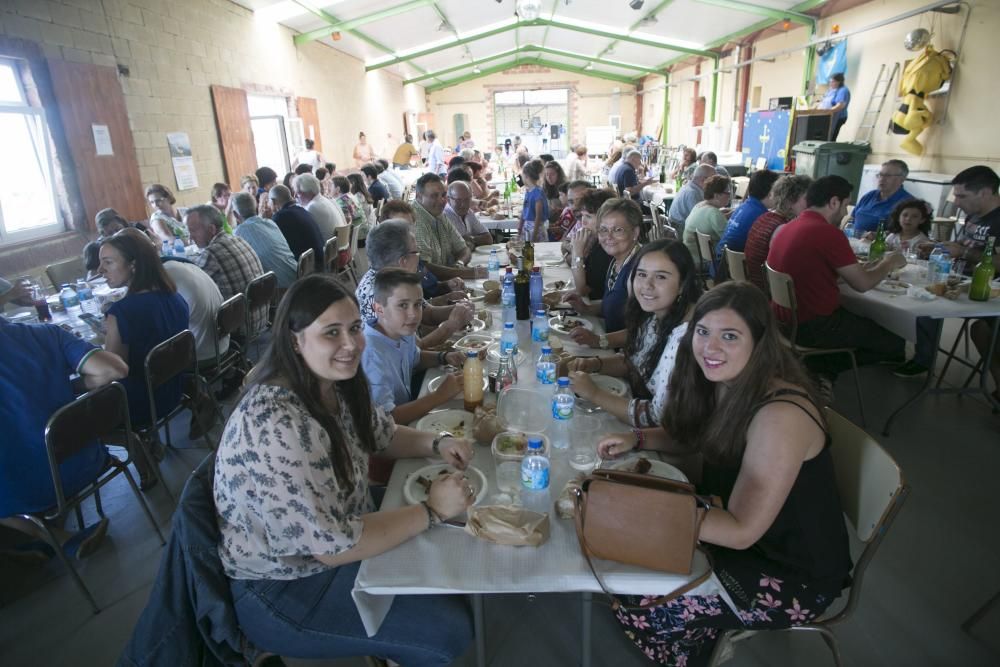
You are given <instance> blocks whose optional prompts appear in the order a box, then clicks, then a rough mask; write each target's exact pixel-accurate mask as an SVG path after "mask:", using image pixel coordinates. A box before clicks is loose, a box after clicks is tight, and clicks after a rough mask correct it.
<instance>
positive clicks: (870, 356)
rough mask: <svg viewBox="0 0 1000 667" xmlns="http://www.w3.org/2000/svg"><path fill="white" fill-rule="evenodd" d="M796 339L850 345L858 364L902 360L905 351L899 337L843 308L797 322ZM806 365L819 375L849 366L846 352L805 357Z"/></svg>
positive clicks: (822, 344)
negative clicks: (798, 323)
mask: <svg viewBox="0 0 1000 667" xmlns="http://www.w3.org/2000/svg"><path fill="white" fill-rule="evenodd" d="M797 342H798V343H799V344H800V345H805V346H808V347H819V348H838V347H853V348H855V349H856V352H855V354H854V356H855V358H856V359H857V362H858V366H866V365H868V364H874V363H878V362H880V361H898V362H902V361H903V360H904V355H905V352H906V343H905V342H904V341H903V339H902V338H900V337H899V336H897V335H896V334H894V333H892V332H891V331H888V330H887V329H883V328H882V327H880V326H879V325H878V324H875V322H873V321H871V320H869V319H868V318H867V317H861V316H860V315H855V314H854V313H851V312H849V311H847V310H844V309H843V308H837V310H835V311H833V312H832V313H830V314H829V315H825V316H822V317H815V318H813V319H811V320H809V321H808V322H803V323H802V324H800V325H799V331H798V337H797ZM805 364H806V366H807V367H808V368H809V369H810V370H811V371H813V372H814V373H819V374H821V375H834V376H835V375H839V374H840V373H842V372H844V371H846V370H849V369H850V368H851V362H850V360H849V359H848V358H847V355H846V354H837V355H833V354H831V355H822V356H812V357H806V358H805Z"/></svg>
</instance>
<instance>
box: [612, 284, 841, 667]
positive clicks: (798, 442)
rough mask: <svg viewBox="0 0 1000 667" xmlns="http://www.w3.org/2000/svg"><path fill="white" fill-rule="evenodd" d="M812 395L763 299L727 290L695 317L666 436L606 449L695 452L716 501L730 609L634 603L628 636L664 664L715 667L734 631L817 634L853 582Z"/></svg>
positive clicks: (624, 440)
mask: <svg viewBox="0 0 1000 667" xmlns="http://www.w3.org/2000/svg"><path fill="white" fill-rule="evenodd" d="M819 405H820V403H819V401H818V400H817V398H816V397H815V395H814V391H813V389H812V387H811V384H810V382H809V380H808V378H807V376H806V374H805V371H804V370H803V368H802V366H801V365H800V363H799V361H798V359H797V358H796V357H795V356H794V355H793V354H792V352H791V351H790V350H789V349H788V347H786V346H785V345H783V344H782V342H781V338H780V336H779V334H778V327H777V325H776V322H775V320H774V316H773V315H772V313H771V309H770V308H769V306H768V302H767V298H766V297H765V296H764V294H763V293H762V292H761V291H760V290H759V289H757V288H756V287H754V286H753V285H751V284H749V283H745V282H728V283H724V284H723V285H720V286H719V287H716V288H715V289H712V290H710V291H708V292H706V293H705V294H704V296H702V297H701V299H700V300H699V301H698V304H697V305H696V306H695V309H694V312H693V314H692V316H691V325H690V326H689V327H688V330H687V333H686V334H685V336H684V339H683V340H682V341H681V349H680V352H679V354H678V355H677V364H676V366H675V367H674V372H673V375H672V376H671V378H670V390H669V398H668V401H667V407H666V410H665V412H664V415H663V419H662V421H661V424H663V428H661V429H650V430H646V431H639V430H636V431H635V432H634V433H632V434H615V435H611V436H607V437H605V438H604V439H603V440H602V441H601V442H600V444H599V445H598V453H599V454H600V456H602V457H605V458H607V457H615V456H620V455H621V454H624V453H626V452H629V451H633V450H635V449H637V448H639V449H659V450H664V451H668V452H674V453H681V452H683V453H690V452H691V451H692V450H693V451H696V452H699V453H700V454H701V455H702V458H703V460H704V464H703V470H702V479H701V482H700V483H699V485H698V491H699V492H700V493H703V494H710V495H715V496H719V497H720V498H721V499H722V505H721V506H717V507H713V508H712V509H710V510H708V512H707V514H706V516H705V519H704V522H703V523H702V525H701V533H700V540H701V542H702V544H703V545H704V546H706V547H707V549H708V550H709V552H710V553H711V554H712V556H713V560H714V570H715V574H716V576H717V578H718V580H719V582H720V583H721V584H722V586H723V587H724V588H725V591H726V593H728V596H729V598H730V599H731V601H732V604H733V605H734V606H732V607H731V606H730V604H728V603H727V601H726V600H724V599H723V597H722V596H721V595H719V594H712V595H684V596H680V597H678V598H676V599H674V600H671V601H670V602H667V603H666V604H663V605H659V606H650V604H649V603H650V600H651V599H655V598H656V597H657V596H658V595H662V594H665V593H667V592H668V591H659V592H656V593H655V594H652V595H648V596H645V597H634V598H628V599H627V600H626V603H625V605H624V606H623V607H621V608H620V609H618V610H617V612H616V614H617V617H618V620H619V622H621V623H622V625H623V626H624V627H625V628H626V632H627V633H628V635H629V637H630V638H632V639H633V641H634V642H635V643H636V644H637V645H638V646H639V648H641V649H642V650H643V652H644V653H645V654H646V655H647V656H648V657H649V658H651V659H653V660H655V661H657V662H659V663H660V664H664V665H686V666H687V667H696V666H698V665H705V664H708V662H709V660H710V658H711V655H712V651H713V649H714V646H715V642H716V641H717V639H718V638H719V636H720V633H721V632H723V631H724V630H726V629H753V628H787V627H789V626H792V625H797V624H800V623H804V622H807V621H811V620H813V619H814V618H816V617H817V616H819V615H820V614H822V613H823V611H824V610H825V609H826V608H827V607H828V606H829V605H830V603H831V602H832V601H833V600H834V599H835V598H837V597H838V596H839V595H840V592H841V590H842V588H843V587H844V585H845V584H847V582H848V581H849V573H850V570H851V559H850V552H849V548H848V539H847V530H846V528H845V525H844V517H843V512H842V510H841V506H840V500H839V498H838V495H837V486H836V480H835V477H834V467H833V459H832V457H831V455H830V436H829V433H828V432H827V428H826V423H825V421H824V419H823V412H822V410H821V409H820V408H819V407H818V406H819Z"/></svg>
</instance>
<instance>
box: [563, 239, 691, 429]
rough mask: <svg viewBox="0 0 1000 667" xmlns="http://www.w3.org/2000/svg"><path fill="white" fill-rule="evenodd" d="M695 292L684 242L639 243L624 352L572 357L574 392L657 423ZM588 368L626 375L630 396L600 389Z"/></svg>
mask: <svg viewBox="0 0 1000 667" xmlns="http://www.w3.org/2000/svg"><path fill="white" fill-rule="evenodd" d="M700 296H701V283H700V281H699V280H698V275H697V272H696V270H695V266H694V260H693V259H692V258H691V253H690V252H689V251H688V249H687V248H686V247H685V246H684V244H683V243H681V242H679V241H670V240H661V241H654V242H652V243H648V244H646V245H645V246H643V247H642V250H640V251H639V254H638V256H637V257H636V268H635V270H634V271H633V272H632V277H631V289H630V290H629V299H628V303H627V304H626V305H625V322H626V327H627V328H626V330H625V353H624V354H618V355H615V356H613V357H590V358H585V359H576V360H573V361H571V362H570V363H569V368H570V370H572V371H573V373H572V374H571V377H572V380H573V391H575V392H576V393H577V394H578V395H579V396H581V397H582V398H585V399H587V400H589V401H591V402H592V403H596V404H597V405H599V406H601V407H602V408H603V409H604V410H606V411H607V412H610V413H611V414H613V415H614V416H615V417H617V418H618V419H620V420H621V421H623V422H625V423H627V424H631V425H632V426H636V427H640V428H645V427H649V426H655V425H657V424H659V423H660V416H661V415H662V414H663V409H664V407H666V402H667V385H668V383H669V381H670V373H671V371H672V370H673V368H674V360H675V358H676V357H677V348H678V346H679V345H680V341H681V338H683V337H684V333H685V332H686V331H687V324H688V319H689V317H690V315H691V309H692V308H693V307H694V304H695V303H696V302H697V301H698V297H700ZM590 373H603V374H605V375H611V376H615V377H625V378H628V379H629V380H630V382H631V384H632V393H633V395H634V396H635V398H632V399H628V398H625V397H622V396H616V395H614V394H612V393H610V392H608V391H605V390H604V389H601V388H600V387H598V386H597V385H596V384H594V381H593V380H591V379H590Z"/></svg>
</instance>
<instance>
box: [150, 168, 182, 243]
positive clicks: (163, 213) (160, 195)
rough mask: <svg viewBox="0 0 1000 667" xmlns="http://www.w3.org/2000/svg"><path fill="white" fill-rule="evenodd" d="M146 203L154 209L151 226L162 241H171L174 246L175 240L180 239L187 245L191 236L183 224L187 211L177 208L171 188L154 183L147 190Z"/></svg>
mask: <svg viewBox="0 0 1000 667" xmlns="http://www.w3.org/2000/svg"><path fill="white" fill-rule="evenodd" d="M146 201H147V202H149V207H150V208H151V209H153V214H152V215H151V216H149V226H150V227H151V228H152V229H153V231H154V232H156V236H157V237H158V238H159V239H160V241H169V242H170V243H171V244H172V243H173V242H174V239H178V238H179V239H180V240H181V241H183V242H184V245H187V244H188V243H189V241H188V239H189V238H190V236H189V235H188V230H187V227H185V226H184V222H183V220H184V214H185V213H186V212H187V209H186V208H179V207H177V206H175V204H176V203H177V199H176V198H175V197H174V193H172V192H171V191H170V188H168V187H167V186H165V185H160V184H159V183H153V184H152V185H150V186H149V187H148V188H146Z"/></svg>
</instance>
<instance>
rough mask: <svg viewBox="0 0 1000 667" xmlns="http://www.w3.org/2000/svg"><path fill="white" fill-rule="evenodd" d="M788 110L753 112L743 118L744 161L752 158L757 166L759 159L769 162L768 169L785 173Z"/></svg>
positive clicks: (789, 113) (789, 114) (789, 115)
mask: <svg viewBox="0 0 1000 667" xmlns="http://www.w3.org/2000/svg"><path fill="white" fill-rule="evenodd" d="M790 117H791V112H790V111H789V110H788V109H778V110H776V111H752V112H750V113H747V114H745V115H744V116H743V160H744V162H745V161H746V159H747V158H750V160H751V161H752V163H753V164H756V163H757V161H758V159H759V158H764V160H766V162H767V169H771V170H775V171H783V170H784V168H785V153H786V150H785V146H786V143H787V141H788V123H789V118H790Z"/></svg>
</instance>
